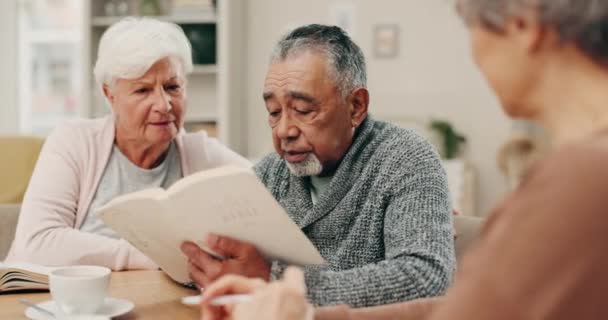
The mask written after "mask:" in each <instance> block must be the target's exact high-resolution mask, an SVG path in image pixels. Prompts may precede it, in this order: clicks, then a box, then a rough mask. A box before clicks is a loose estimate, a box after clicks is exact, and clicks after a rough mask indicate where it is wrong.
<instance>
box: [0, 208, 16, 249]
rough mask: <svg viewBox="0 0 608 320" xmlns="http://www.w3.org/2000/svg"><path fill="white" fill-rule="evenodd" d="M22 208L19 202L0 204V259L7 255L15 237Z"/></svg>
mask: <svg viewBox="0 0 608 320" xmlns="http://www.w3.org/2000/svg"><path fill="white" fill-rule="evenodd" d="M20 208H21V206H20V205H18V204H0V261H2V260H4V258H5V257H6V254H7V253H8V249H9V248H10V246H11V243H12V242H13V238H14V237H15V228H16V227H17V219H18V217H19V210H20Z"/></svg>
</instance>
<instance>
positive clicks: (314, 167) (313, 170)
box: [284, 153, 323, 177]
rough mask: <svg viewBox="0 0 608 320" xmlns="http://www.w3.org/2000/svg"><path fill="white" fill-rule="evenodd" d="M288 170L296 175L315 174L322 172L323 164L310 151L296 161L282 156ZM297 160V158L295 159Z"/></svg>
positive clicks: (306, 175)
mask: <svg viewBox="0 0 608 320" xmlns="http://www.w3.org/2000/svg"><path fill="white" fill-rule="evenodd" d="M284 159H285V162H286V163H287V167H288V168H289V171H291V173H292V174H293V175H294V176H297V177H308V176H317V175H319V174H321V172H323V165H322V164H321V162H320V161H319V159H318V158H317V157H316V156H315V155H314V154H312V153H309V154H307V156H306V157H304V159H302V160H301V161H298V162H293V161H290V160H293V159H288V158H287V157H285V158H284ZM297 160H299V159H297Z"/></svg>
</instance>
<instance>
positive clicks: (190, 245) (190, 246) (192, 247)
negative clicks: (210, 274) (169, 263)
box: [179, 241, 203, 258]
mask: <svg viewBox="0 0 608 320" xmlns="http://www.w3.org/2000/svg"><path fill="white" fill-rule="evenodd" d="M179 248H180V249H181V250H182V252H183V253H184V254H185V255H186V256H187V257H188V258H193V257H195V256H196V255H198V254H199V251H200V252H202V251H203V250H201V248H199V247H198V245H196V243H194V242H191V241H184V242H182V244H181V245H180V247H179Z"/></svg>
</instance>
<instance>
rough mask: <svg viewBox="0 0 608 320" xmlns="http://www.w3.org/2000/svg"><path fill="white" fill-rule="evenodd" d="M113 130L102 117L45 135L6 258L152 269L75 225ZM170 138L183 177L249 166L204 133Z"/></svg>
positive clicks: (131, 252) (126, 247)
mask: <svg viewBox="0 0 608 320" xmlns="http://www.w3.org/2000/svg"><path fill="white" fill-rule="evenodd" d="M114 133H115V126H114V120H113V118H112V117H110V116H108V117H106V118H102V119H95V120H78V121H76V122H73V123H68V124H66V125H63V126H61V127H59V128H57V129H56V130H55V131H54V132H53V133H52V134H51V135H50V136H49V137H48V139H47V140H46V142H45V144H44V147H43V148H42V151H41V153H40V157H39V159H38V162H37V163H36V167H35V169H34V173H33V175H32V178H31V181H30V184H29V186H28V189H27V191H26V193H25V197H24V199H23V204H22V207H21V213H20V216H19V222H18V224H17V231H16V234H15V240H14V241H13V244H12V246H11V250H10V252H9V254H8V256H7V259H6V261H7V262H16V261H23V262H30V263H36V264H41V265H48V266H63V265H74V264H93V265H101V266H106V267H109V268H112V269H113V270H124V269H154V268H156V265H155V264H154V263H153V262H152V261H151V260H150V259H148V257H146V256H145V255H144V254H142V253H141V252H139V251H138V250H137V249H135V248H134V247H133V246H131V245H130V244H129V243H127V242H126V241H125V240H122V239H121V240H115V239H111V238H107V237H104V236H100V235H96V234H91V233H86V232H82V231H80V230H79V228H80V226H81V225H82V223H83V220H84V217H85V215H86V213H87V211H88V209H89V206H90V205H91V201H92V200H93V196H94V195H95V192H96V190H97V187H98V185H99V182H100V180H101V177H102V175H103V172H104V170H105V167H106V164H107V162H108V160H109V158H110V153H111V150H112V147H113V145H114ZM176 142H177V146H178V149H179V153H180V159H181V165H182V171H183V175H184V176H186V175H189V174H192V173H194V172H197V171H200V170H204V169H209V168H213V167H218V166H222V165H228V164H232V165H242V166H250V165H251V164H250V163H249V161H247V160H246V159H245V158H243V157H241V156H240V155H238V154H237V153H235V152H233V151H231V150H230V149H228V148H227V147H225V146H223V145H222V144H220V143H219V142H218V141H217V140H216V139H213V138H209V137H207V134H206V133H202V132H200V133H192V134H186V133H184V132H181V133H180V134H179V135H178V136H177V137H176Z"/></svg>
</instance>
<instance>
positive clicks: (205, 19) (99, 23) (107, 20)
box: [91, 11, 217, 27]
mask: <svg viewBox="0 0 608 320" xmlns="http://www.w3.org/2000/svg"><path fill="white" fill-rule="evenodd" d="M123 18H125V17H123V16H115V17H106V16H97V17H93V19H92V20H91V24H92V25H93V26H95V27H108V26H110V25H112V24H114V23H116V22H118V21H120V20H122V19H123ZM148 18H152V19H158V20H162V21H168V22H173V23H177V24H207V23H210V24H211V23H217V17H216V15H215V13H214V12H212V11H210V12H208V13H200V14H196V15H179V16H148Z"/></svg>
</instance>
